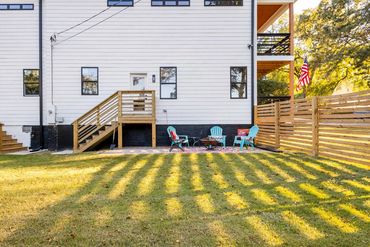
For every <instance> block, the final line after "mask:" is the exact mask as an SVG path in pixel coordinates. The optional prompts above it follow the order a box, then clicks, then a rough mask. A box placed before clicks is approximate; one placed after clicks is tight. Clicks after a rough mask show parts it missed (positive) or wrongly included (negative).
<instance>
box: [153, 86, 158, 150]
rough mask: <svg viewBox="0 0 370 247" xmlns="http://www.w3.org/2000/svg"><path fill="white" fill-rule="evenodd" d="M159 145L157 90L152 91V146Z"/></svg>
mask: <svg viewBox="0 0 370 247" xmlns="http://www.w3.org/2000/svg"><path fill="white" fill-rule="evenodd" d="M156 147H157V126H156V105H155V91H152V148H156Z"/></svg>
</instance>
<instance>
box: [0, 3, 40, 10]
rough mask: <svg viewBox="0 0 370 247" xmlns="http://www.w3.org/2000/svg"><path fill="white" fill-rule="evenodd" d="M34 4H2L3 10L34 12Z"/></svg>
mask: <svg viewBox="0 0 370 247" xmlns="http://www.w3.org/2000/svg"><path fill="white" fill-rule="evenodd" d="M33 9H34V5H33V4H0V11H1V10H33Z"/></svg>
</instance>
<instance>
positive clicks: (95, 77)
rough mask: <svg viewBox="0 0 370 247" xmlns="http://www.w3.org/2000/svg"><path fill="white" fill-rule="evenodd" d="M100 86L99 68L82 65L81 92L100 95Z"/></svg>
mask: <svg viewBox="0 0 370 247" xmlns="http://www.w3.org/2000/svg"><path fill="white" fill-rule="evenodd" d="M98 86H99V68H97V67H82V68H81V94H82V95H98Z"/></svg>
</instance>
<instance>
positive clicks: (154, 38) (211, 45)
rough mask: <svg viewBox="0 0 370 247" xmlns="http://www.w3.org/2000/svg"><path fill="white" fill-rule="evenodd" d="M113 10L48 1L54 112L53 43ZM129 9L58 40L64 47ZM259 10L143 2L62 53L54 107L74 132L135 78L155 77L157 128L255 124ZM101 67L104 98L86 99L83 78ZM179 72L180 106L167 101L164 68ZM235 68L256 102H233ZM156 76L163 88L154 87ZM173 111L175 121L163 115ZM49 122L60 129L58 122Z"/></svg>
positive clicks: (101, 1)
mask: <svg viewBox="0 0 370 247" xmlns="http://www.w3.org/2000/svg"><path fill="white" fill-rule="evenodd" d="M104 8H106V0H93V1H88V2H87V1H69V2H68V4H66V2H65V1H62V0H53V1H46V3H45V18H44V21H45V23H46V24H45V29H44V30H45V37H44V42H45V50H44V60H45V72H44V73H45V78H44V80H45V83H47V92H48V95H47V105H48V109H54V108H53V107H52V105H51V85H50V81H51V80H50V78H51V76H50V46H49V45H48V44H49V43H50V42H49V41H48V40H49V37H50V35H52V34H53V33H55V32H59V31H62V30H64V29H65V28H68V27H70V26H72V25H74V24H76V23H79V22H80V21H82V20H84V19H86V18H88V17H90V16H91V15H93V14H95V13H97V12H99V11H100V10H102V9H104ZM121 9H122V8H120V7H114V8H111V9H110V10H108V11H107V12H105V13H104V14H103V15H101V16H100V17H99V18H96V19H94V20H93V21H91V22H89V23H87V24H84V25H82V26H80V27H78V28H76V29H74V30H72V31H70V32H68V33H64V34H62V35H60V36H59V37H58V40H59V41H61V40H63V39H65V38H68V37H69V36H70V35H73V34H76V33H78V32H79V31H81V30H83V29H84V28H86V27H89V26H90V25H92V24H94V23H96V22H97V21H100V20H102V19H104V18H106V17H108V16H110V15H112V14H114V13H116V12H117V11H120V10H121ZM251 28H252V27H251V4H250V1H249V0H244V6H243V7H205V6H204V1H203V0H192V1H191V7H151V3H150V1H149V0H143V1H142V2H140V3H138V4H136V5H135V7H133V8H129V9H127V10H125V11H123V12H122V13H120V14H118V15H117V16H115V17H113V18H112V19H110V20H109V21H106V22H104V23H102V24H100V25H98V26H97V27H95V28H93V29H91V30H89V31H87V32H85V33H83V34H81V35H79V36H77V37H75V38H73V39H71V40H69V41H67V42H64V43H62V44H60V45H57V46H56V47H55V49H54V56H53V58H54V70H53V71H54V77H53V78H54V93H53V95H54V99H53V102H54V105H55V106H56V109H57V110H56V111H57V116H58V117H63V118H64V119H65V123H64V124H70V123H71V122H72V121H74V120H75V119H76V118H78V117H79V116H80V115H81V114H83V113H85V112H86V111H87V110H89V109H90V108H91V107H92V106H94V105H96V104H98V103H99V102H101V101H102V100H103V99H105V98H106V97H108V96H109V95H111V94H112V93H113V92H115V91H117V90H120V89H130V87H129V76H130V73H135V72H138V73H147V74H148V89H154V90H156V91H157V119H158V120H157V123H158V124H166V123H167V120H168V123H170V124H212V123H219V124H247V123H250V119H251V106H250V104H251V102H250V98H251V82H252V81H251V66H252V65H251V51H250V50H249V49H248V44H250V43H251ZM83 66H92V67H95V66H96V67H99V75H100V76H99V96H82V95H81V79H80V70H81V67H83ZM161 66H176V67H177V70H178V85H177V86H178V99H177V100H160V99H159V67H161ZM230 66H248V99H230ZM153 74H155V75H156V78H157V82H156V83H155V84H153V83H151V76H152V75H153ZM163 109H166V110H167V111H168V116H167V118H166V115H165V114H164V113H163ZM46 115H48V119H47V121H48V122H49V123H52V122H53V120H54V116H53V115H52V114H46Z"/></svg>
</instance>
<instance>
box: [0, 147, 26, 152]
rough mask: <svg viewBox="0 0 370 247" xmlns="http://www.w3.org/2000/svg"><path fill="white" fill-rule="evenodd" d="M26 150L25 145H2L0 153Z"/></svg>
mask: <svg viewBox="0 0 370 247" xmlns="http://www.w3.org/2000/svg"><path fill="white" fill-rule="evenodd" d="M25 150H27V148H25V147H22V146H21V147H10V148H9V147H3V148H2V149H1V150H0V153H15V152H20V151H25Z"/></svg>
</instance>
